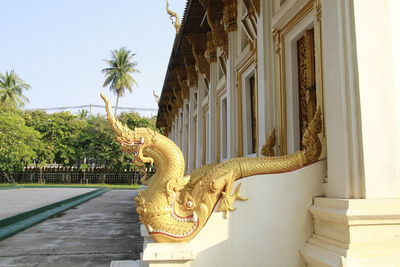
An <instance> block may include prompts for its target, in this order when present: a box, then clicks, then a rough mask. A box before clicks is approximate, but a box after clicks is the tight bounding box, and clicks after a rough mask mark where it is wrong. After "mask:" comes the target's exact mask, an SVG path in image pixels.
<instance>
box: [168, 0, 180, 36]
mask: <svg viewBox="0 0 400 267" xmlns="http://www.w3.org/2000/svg"><path fill="white" fill-rule="evenodd" d="M165 8H166V10H167V13H168V15H169V19H170V20H171V21H172V23H173V24H174V27H175V31H176V34H178V33H179V30H180V29H181V22H180V20H179V16H178V14H176V12H174V11H172V10H170V9H169V3H168V0H166V6H165ZM173 18H175V22H174V20H173Z"/></svg>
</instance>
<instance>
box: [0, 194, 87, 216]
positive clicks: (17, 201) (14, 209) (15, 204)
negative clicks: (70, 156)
mask: <svg viewBox="0 0 400 267" xmlns="http://www.w3.org/2000/svg"><path fill="white" fill-rule="evenodd" d="M93 190H95V189H93V188H51V189H49V188H47V189H46V188H20V189H9V190H1V191H0V220H1V219H4V218H7V217H10V216H13V215H16V214H19V213H21V212H25V211H29V210H33V209H36V208H40V207H43V206H46V205H49V204H52V203H54V202H59V201H61V200H64V199H67V198H71V197H74V196H77V195H81V194H84V193H86V192H90V191H93Z"/></svg>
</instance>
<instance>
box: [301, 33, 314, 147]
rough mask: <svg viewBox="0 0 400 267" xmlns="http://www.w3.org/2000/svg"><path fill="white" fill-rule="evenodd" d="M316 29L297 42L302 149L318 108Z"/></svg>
mask: <svg viewBox="0 0 400 267" xmlns="http://www.w3.org/2000/svg"><path fill="white" fill-rule="evenodd" d="M314 55H315V54H314V29H311V30H307V31H305V32H304V35H303V37H301V38H300V39H299V40H298V41H297V62H298V90H299V91H298V95H299V125H300V127H299V128H300V148H301V149H303V144H301V139H302V138H303V135H304V131H305V129H306V128H307V126H308V124H309V123H310V122H311V120H312V119H313V117H314V114H315V111H316V108H317V92H316V81H315V56H314Z"/></svg>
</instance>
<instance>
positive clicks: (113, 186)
mask: <svg viewBox="0 0 400 267" xmlns="http://www.w3.org/2000/svg"><path fill="white" fill-rule="evenodd" d="M13 187H77V188H79V187H85V188H87V187H106V188H111V189H138V188H140V185H138V184H133V185H129V184H0V189H6V188H13Z"/></svg>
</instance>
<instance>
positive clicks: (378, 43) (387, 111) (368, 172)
mask: <svg viewBox="0 0 400 267" xmlns="http://www.w3.org/2000/svg"><path fill="white" fill-rule="evenodd" d="M371 10H374V15H375V16H377V17H378V18H379V19H377V20H371V17H370V14H371ZM392 15H395V14H392V13H391V2H390V1H360V0H354V20H355V25H354V26H355V37H356V49H357V68H358V87H359V88H358V89H359V95H360V102H361V125H362V149H363V161H364V164H363V168H364V179H365V197H367V198H399V197H400V173H399V171H400V170H399V168H400V166H399V165H398V158H399V156H400V155H399V152H400V151H399V148H398V146H396V145H395V144H396V143H397V142H396V137H397V132H396V131H397V129H396V123H395V122H396V120H397V118H396V117H397V116H396V104H398V103H399V101H398V100H397V101H396V100H395V87H394V83H393V81H394V77H395V76H396V75H397V76H398V75H399V73H395V72H394V69H393V60H394V59H393V53H392V51H393V49H392V45H393V44H394V43H393V38H394V37H395V36H396V35H397V36H398V35H399V34H400V32H397V33H394V32H392V29H391V16H392ZM395 16H398V15H395ZM393 26H395V25H393ZM398 27H399V26H397V29H398ZM372 36H373V38H371V37H372ZM397 49H398V48H397ZM396 102H397V103H396ZM377 155H379V159H377Z"/></svg>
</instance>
